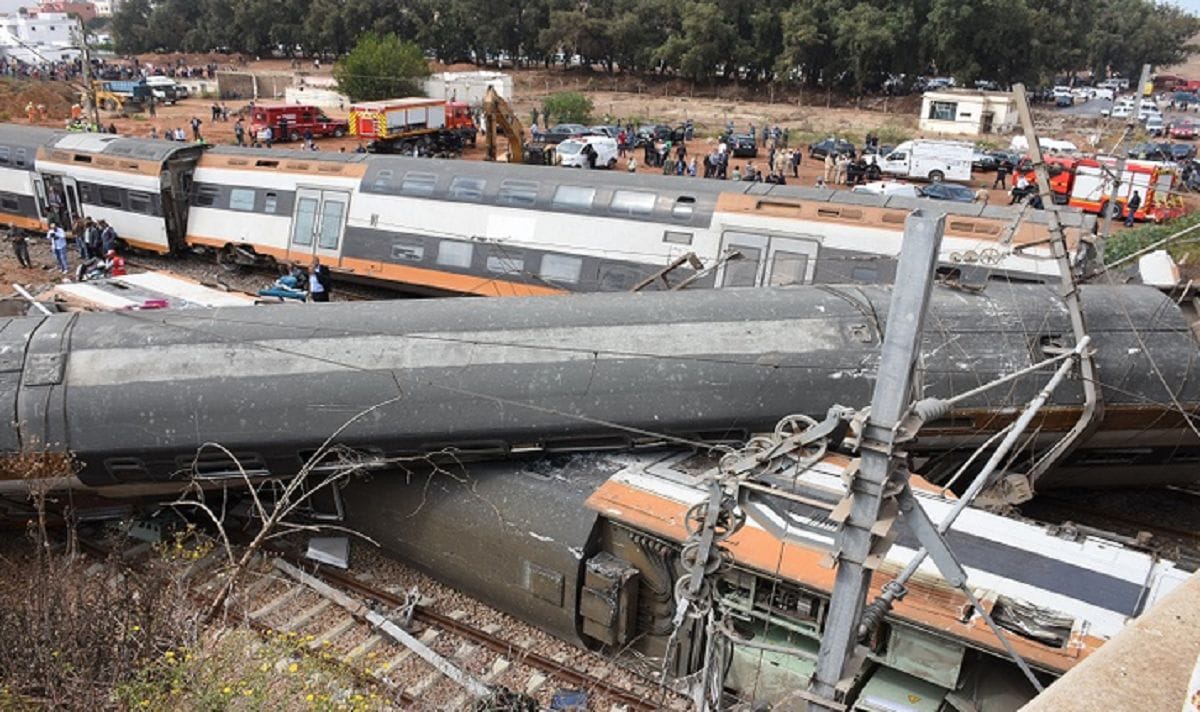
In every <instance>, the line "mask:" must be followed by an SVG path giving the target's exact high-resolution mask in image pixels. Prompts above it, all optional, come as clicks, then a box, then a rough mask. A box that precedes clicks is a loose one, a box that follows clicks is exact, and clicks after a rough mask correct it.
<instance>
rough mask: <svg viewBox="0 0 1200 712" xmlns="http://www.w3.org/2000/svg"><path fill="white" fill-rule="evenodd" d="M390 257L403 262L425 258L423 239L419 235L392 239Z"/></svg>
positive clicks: (418, 260)
mask: <svg viewBox="0 0 1200 712" xmlns="http://www.w3.org/2000/svg"><path fill="white" fill-rule="evenodd" d="M392 259H393V260H401V261H404V262H420V261H421V260H423V259H425V241H424V240H422V239H421V238H419V237H405V238H399V239H396V240H392Z"/></svg>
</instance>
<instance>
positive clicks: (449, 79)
mask: <svg viewBox="0 0 1200 712" xmlns="http://www.w3.org/2000/svg"><path fill="white" fill-rule="evenodd" d="M488 87H493V88H495V90H496V93H497V94H499V95H500V96H501V97H502V98H504V99H512V95H513V82H512V76H510V75H508V74H504V73H503V72H442V73H440V74H433V75H431V76H430V77H429V78H428V79H426V80H425V94H426V96H429V97H432V98H434V99H443V100H445V101H465V102H466V103H468V104H470V105H471V106H478V105H480V104H482V103H483V95H484V94H486V93H487V89H488Z"/></svg>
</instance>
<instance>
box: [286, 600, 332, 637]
mask: <svg viewBox="0 0 1200 712" xmlns="http://www.w3.org/2000/svg"><path fill="white" fill-rule="evenodd" d="M332 605H333V601H330V600H329V599H328V598H322V599H321V600H319V601H317V602H316V603H314V604H313V605H311V606H309V607H308V608H306V609H304V610H303V611H301V612H300V613H298V614H296V616H295V617H293V618H292V619H291V620H289V621H288V622H287V623H284V624H283V625H282V626H280V628H279V630H281V631H283V632H285V633H286V632H288V631H291V630H300V629H301V628H303V627H304V626H306V625H308V624H309V623H310V622H311V621H312V619H313V618H316V617H317V616H319V615H321V614H322V613H324V612H325V609H326V608H329V607H330V606H332Z"/></svg>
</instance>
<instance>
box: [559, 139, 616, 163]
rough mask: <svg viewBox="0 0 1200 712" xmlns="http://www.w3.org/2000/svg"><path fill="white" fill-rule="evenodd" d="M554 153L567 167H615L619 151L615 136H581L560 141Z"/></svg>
mask: <svg viewBox="0 0 1200 712" xmlns="http://www.w3.org/2000/svg"><path fill="white" fill-rule="evenodd" d="M554 153H555V154H556V155H557V156H558V164H559V165H560V166H564V167H566V168H613V167H614V166H616V165H617V155H618V153H619V151H618V148H617V140H616V139H615V138H609V137H608V136H580V137H578V138H569V139H567V140H565V141H562V142H560V143H559V144H558V146H557V147H556V148H555V149H554Z"/></svg>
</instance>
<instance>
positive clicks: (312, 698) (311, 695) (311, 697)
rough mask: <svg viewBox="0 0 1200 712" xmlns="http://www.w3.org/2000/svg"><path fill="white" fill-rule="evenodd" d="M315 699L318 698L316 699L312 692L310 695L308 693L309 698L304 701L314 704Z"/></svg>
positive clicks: (306, 697)
mask: <svg viewBox="0 0 1200 712" xmlns="http://www.w3.org/2000/svg"><path fill="white" fill-rule="evenodd" d="M315 699H317V698H316V697H314V696H313V693H311V692H310V693H308V695H307V696H305V698H304V700H305V701H306V702H312V701H313V700H315Z"/></svg>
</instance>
